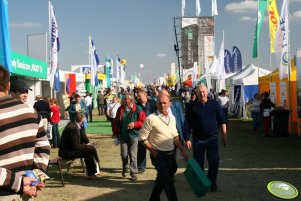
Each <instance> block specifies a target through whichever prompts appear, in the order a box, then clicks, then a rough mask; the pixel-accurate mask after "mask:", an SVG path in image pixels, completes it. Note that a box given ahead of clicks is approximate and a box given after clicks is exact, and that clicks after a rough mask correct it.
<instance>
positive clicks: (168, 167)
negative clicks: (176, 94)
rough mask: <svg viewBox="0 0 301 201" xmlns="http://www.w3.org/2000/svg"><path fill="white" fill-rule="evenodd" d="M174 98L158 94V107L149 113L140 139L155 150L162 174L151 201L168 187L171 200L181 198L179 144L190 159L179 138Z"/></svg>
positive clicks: (154, 162)
mask: <svg viewBox="0 0 301 201" xmlns="http://www.w3.org/2000/svg"><path fill="white" fill-rule="evenodd" d="M169 107H170V99H169V96H168V95H166V94H160V95H159V96H158V101H157V108H158V110H157V111H156V112H155V113H153V114H151V115H149V116H148V117H147V118H146V120H145V123H144V125H143V127H142V128H141V130H140V131H139V141H142V142H143V144H144V145H145V147H146V148H147V149H148V150H149V151H150V153H151V160H152V163H153V165H154V166H155V168H156V170H157V172H158V174H157V178H156V181H155V186H154V188H153V191H152V194H151V197H150V199H149V200H150V201H155V200H160V194H161V193H162V191H163V190H164V191H165V194H166V196H167V198H168V200H169V201H177V200H178V198H177V194H176V189H175V186H174V184H173V177H174V174H175V173H176V171H177V168H178V166H177V162H176V159H175V156H174V155H175V146H177V147H178V148H179V149H180V150H181V152H182V155H183V157H184V159H185V160H186V161H187V160H188V159H189V157H188V155H187V153H186V151H185V148H184V147H183V146H182V144H181V142H180V140H179V134H178V132H177V128H176V120H175V117H174V116H172V115H170V114H169V113H168V109H169Z"/></svg>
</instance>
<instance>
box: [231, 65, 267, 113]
mask: <svg viewBox="0 0 301 201" xmlns="http://www.w3.org/2000/svg"><path fill="white" fill-rule="evenodd" d="M269 73H270V71H269V70H266V69H262V68H259V67H256V66H254V65H253V64H250V65H247V66H246V67H245V68H243V70H242V71H241V72H239V73H236V74H235V75H234V76H232V77H230V78H228V79H227V81H226V82H227V84H229V85H228V86H230V101H231V105H232V107H231V110H232V111H236V112H235V113H236V114H237V116H243V117H244V118H247V113H246V109H245V105H246V103H247V102H248V101H250V99H253V96H254V95H255V94H256V93H258V77H261V76H265V75H267V74H269ZM241 111H242V112H243V114H241Z"/></svg>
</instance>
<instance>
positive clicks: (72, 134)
mask: <svg viewBox="0 0 301 201" xmlns="http://www.w3.org/2000/svg"><path fill="white" fill-rule="evenodd" d="M84 119H85V116H84V114H83V113H80V112H76V114H75V121H74V122H73V121H71V122H69V123H68V124H67V126H66V127H65V128H64V131H63V133H62V136H61V141H60V146H59V156H60V157H62V158H63V159H75V158H84V159H85V163H86V169H87V175H88V176H87V179H97V176H96V175H99V174H100V172H99V159H98V155H97V151H96V149H95V147H94V146H93V145H91V144H81V141H83V142H85V143H88V142H89V140H88V138H87V136H86V134H83V133H81V132H80V127H81V125H82V123H83V122H84Z"/></svg>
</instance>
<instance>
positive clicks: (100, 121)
mask: <svg viewBox="0 0 301 201" xmlns="http://www.w3.org/2000/svg"><path fill="white" fill-rule="evenodd" d="M64 128H65V127H61V128H60V129H59V132H60V133H61V134H62V133H63V130H64ZM86 133H87V134H93V135H95V134H107V135H108V134H112V127H111V122H109V121H107V118H106V117H105V116H104V115H102V116H98V115H93V121H92V122H88V127H87V129H86Z"/></svg>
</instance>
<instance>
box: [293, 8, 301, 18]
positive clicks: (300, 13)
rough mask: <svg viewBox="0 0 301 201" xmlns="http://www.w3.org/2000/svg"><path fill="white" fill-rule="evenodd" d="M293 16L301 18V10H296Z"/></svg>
mask: <svg viewBox="0 0 301 201" xmlns="http://www.w3.org/2000/svg"><path fill="white" fill-rule="evenodd" d="M292 17H293V19H301V10H299V11H296V12H294V13H293V14H292Z"/></svg>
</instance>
